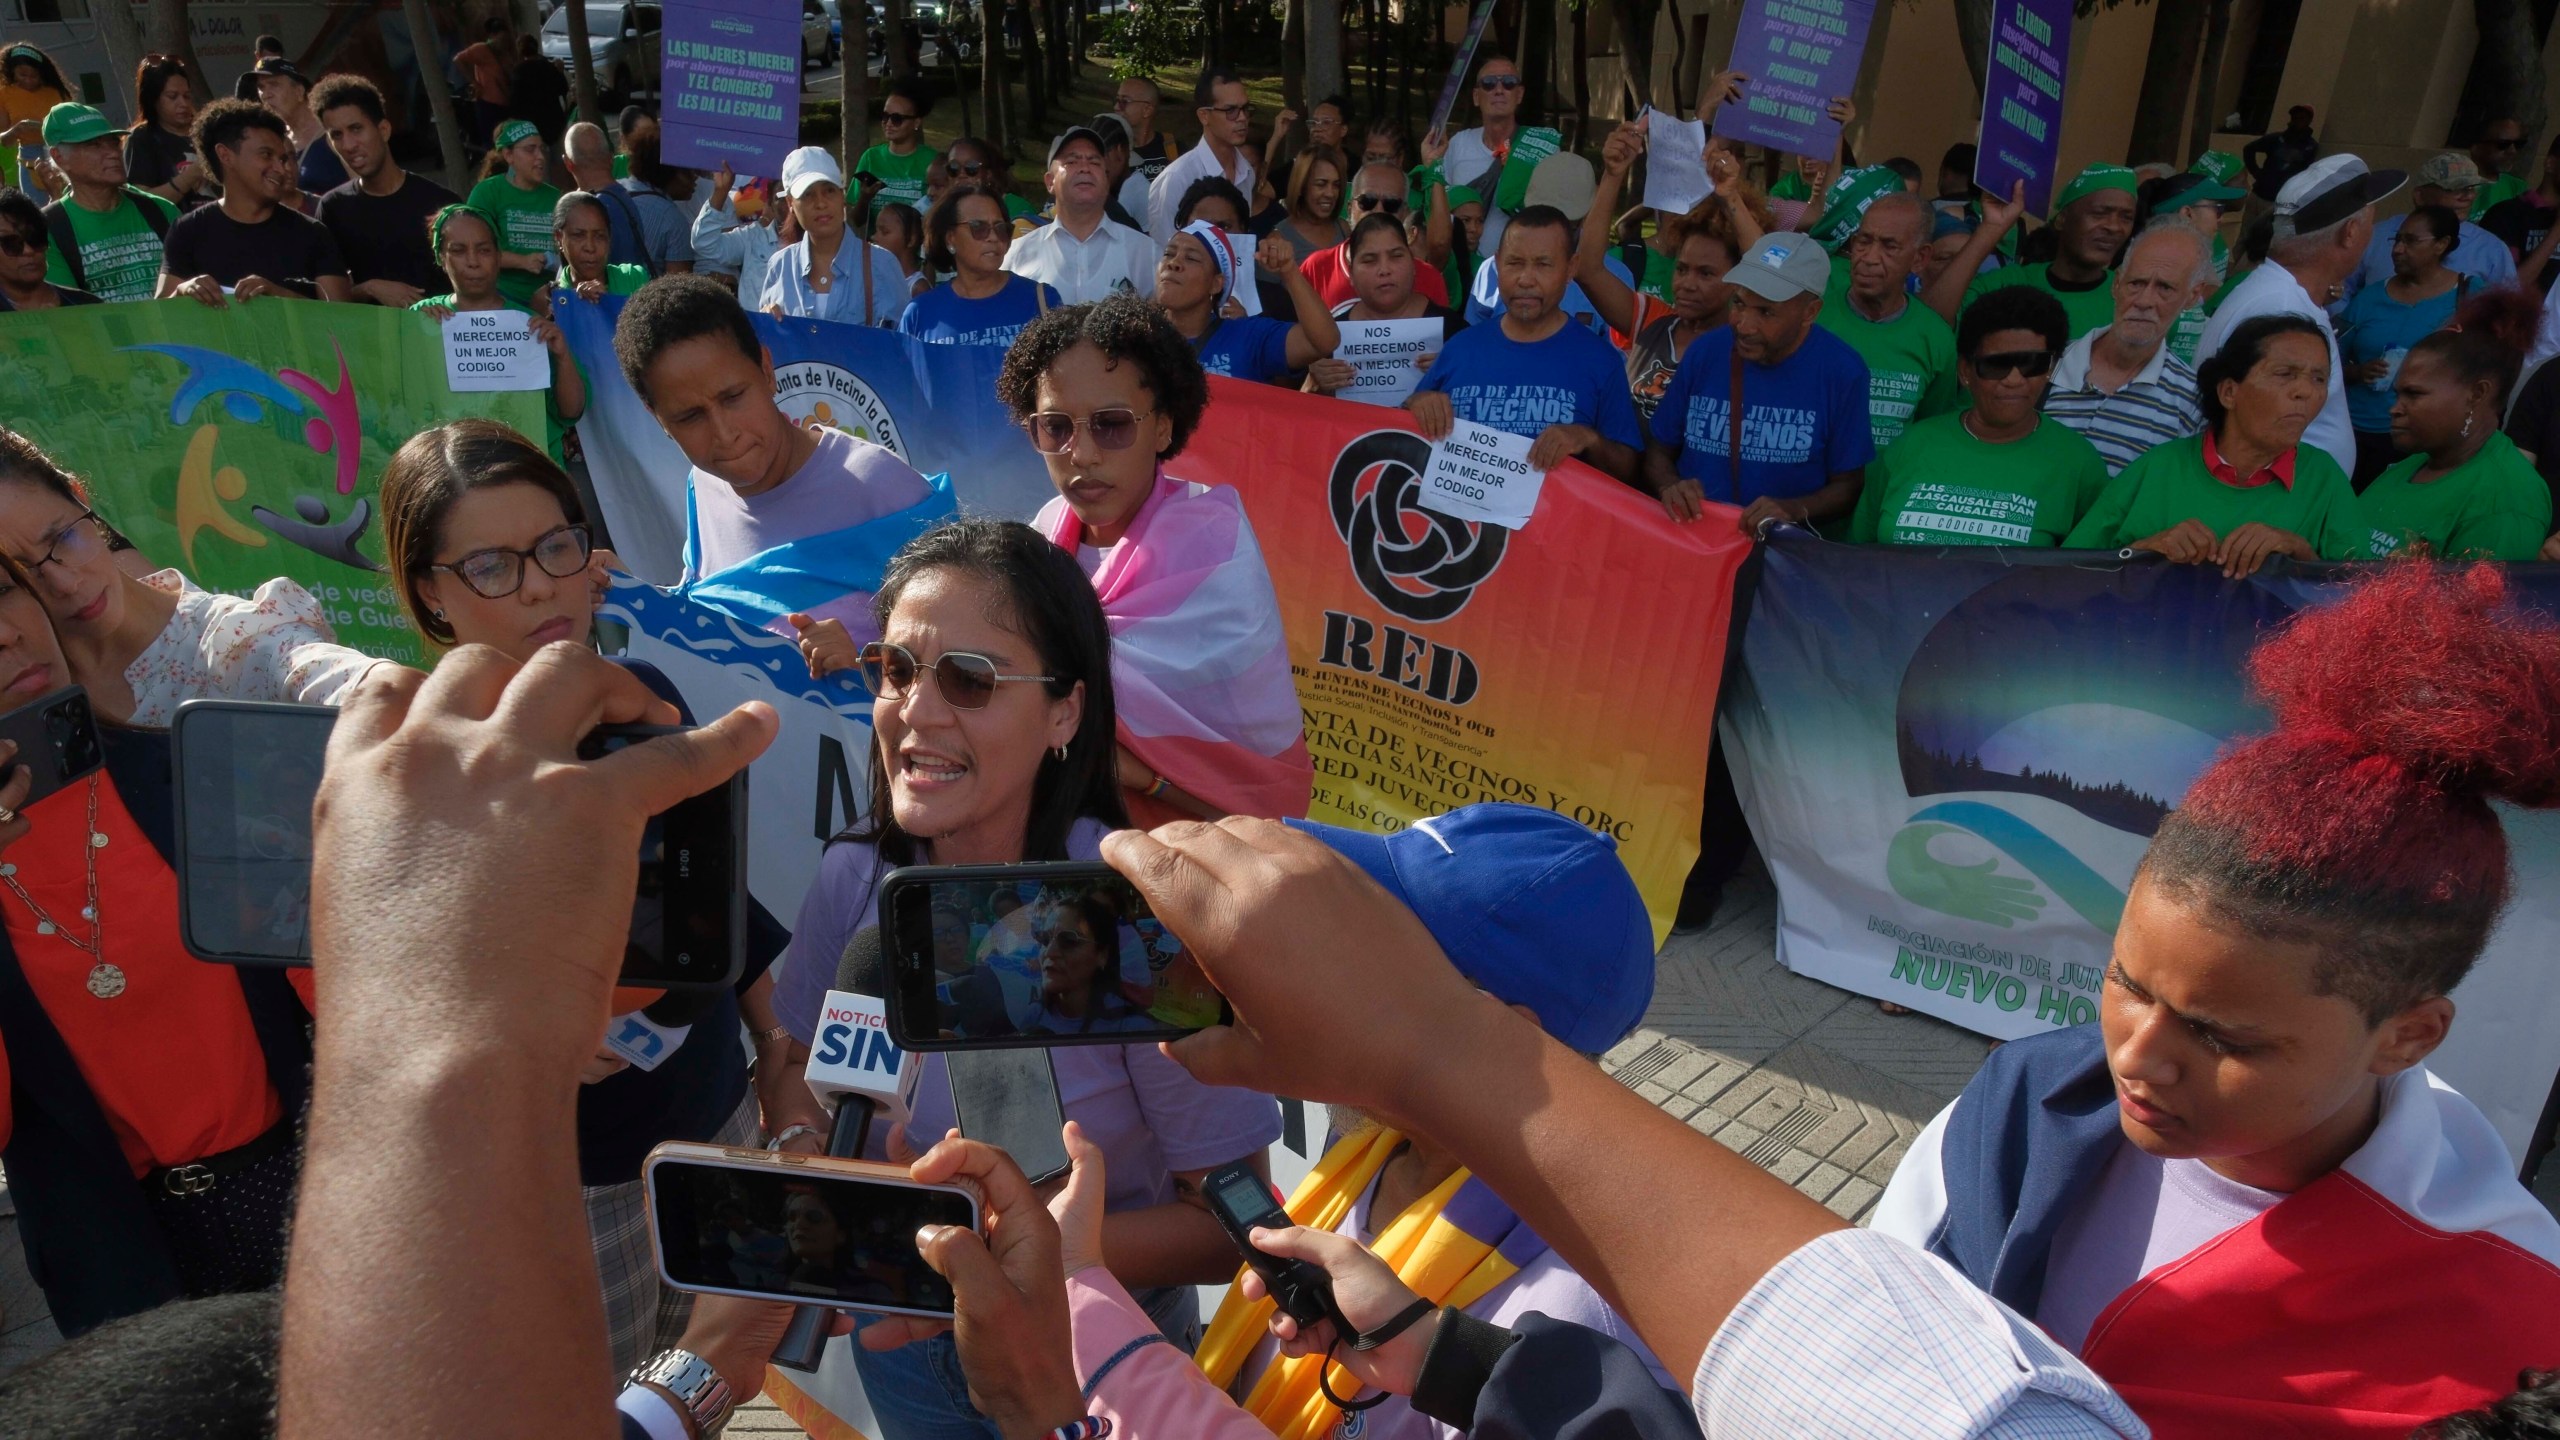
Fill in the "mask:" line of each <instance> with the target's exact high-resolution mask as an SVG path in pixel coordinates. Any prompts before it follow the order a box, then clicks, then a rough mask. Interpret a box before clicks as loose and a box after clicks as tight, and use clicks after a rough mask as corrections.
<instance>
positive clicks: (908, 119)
mask: <svg viewBox="0 0 2560 1440" xmlns="http://www.w3.org/2000/svg"><path fill="white" fill-rule="evenodd" d="M915 120H916V117H915V113H914V112H913V111H909V110H883V111H881V112H880V123H881V124H883V125H912V124H914V123H915Z"/></svg>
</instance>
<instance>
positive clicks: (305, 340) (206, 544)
mask: <svg viewBox="0 0 2560 1440" xmlns="http://www.w3.org/2000/svg"><path fill="white" fill-rule="evenodd" d="M0 395H6V396H8V397H9V406H8V414H7V417H6V420H5V423H6V424H8V425H9V426H10V427H11V428H13V429H15V430H17V431H19V432H20V433H22V434H24V435H26V436H27V437H28V438H29V439H31V440H33V441H35V442H36V443H37V444H38V445H40V446H42V447H44V450H45V453H47V454H49V455H51V456H52V457H53V458H54V459H55V460H56V461H58V462H59V463H60V464H61V465H62V466H63V467H64V468H66V469H68V470H70V471H72V472H73V473H74V474H77V475H79V476H80V477H81V478H82V479H83V480H85V481H86V482H87V483H88V485H89V487H90V490H91V494H92V498H93V500H94V502H95V504H96V506H97V509H98V513H99V514H100V515H103V516H105V517H106V519H107V522H108V523H109V524H111V525H113V526H115V528H116V529H117V531H118V532H120V533H121V534H122V535H123V536H124V537H125V538H126V539H128V540H130V541H132V542H133V544H134V547H135V548H136V549H137V550H139V551H141V553H142V554H144V555H146V556H148V557H149V558H150V559H151V560H152V562H153V563H155V564H158V565H168V566H175V567H177V568H178V569H180V570H183V571H185V572H186V573H187V574H188V575H189V576H190V577H192V578H193V579H194V580H195V582H196V583H197V584H199V585H202V586H204V587H205V588H207V589H209V590H224V591H231V592H234V593H238V594H246V593H247V592H248V591H249V590H251V589H253V588H255V587H256V586H257V585H259V584H260V583H261V582H264V581H267V580H271V579H273V578H275V577H277V576H279V575H281V576H285V577H287V578H289V579H292V580H294V581H296V582H298V583H300V584H301V585H302V587H303V588H304V589H307V590H309V591H310V592H311V593H312V594H313V595H314V596H316V597H318V599H319V601H320V605H321V609H322V610H323V612H324V613H326V614H327V615H328V617H329V623H330V624H331V625H332V626H334V627H335V628H336V629H337V632H338V638H339V639H340V640H343V641H345V642H346V643H347V644H350V645H353V646H356V647H358V648H360V649H363V650H368V651H371V652H372V653H374V654H376V655H384V656H388V657H390V658H392V659H395V660H400V661H404V662H406V663H408V664H412V665H414V664H418V663H420V662H421V659H422V655H421V651H420V646H419V641H418V636H417V633H416V632H415V631H413V630H411V629H410V628H409V624H408V621H407V620H406V619H404V618H403V617H402V616H401V614H400V602H399V599H398V596H397V595H396V594H395V593H394V591H393V590H392V588H391V586H390V585H389V583H388V582H387V580H386V578H385V577H384V575H383V573H382V540H381V535H380V524H381V516H380V513H379V512H380V509H381V503H380V499H379V490H380V481H381V478H382V467H383V466H384V465H385V464H386V463H388V462H389V460H390V459H391V454H392V452H393V451H395V450H397V449H399V448H400V446H401V444H402V443H403V442H405V441H406V440H408V438H409V437H410V436H412V435H415V434H416V433H418V432H419V431H420V430H424V429H426V428H427V427H429V426H431V425H436V424H440V423H442V422H444V421H447V420H456V419H460V418H462V417H464V416H468V415H487V416H492V417H494V418H496V419H499V420H503V421H505V422H506V423H508V424H510V425H513V426H514V427H516V428H517V429H518V430H522V431H524V432H525V433H527V434H529V435H537V436H538V435H540V434H541V433H542V396H541V395H540V394H473V395H460V394H456V393H454V392H453V391H452V390H451V389H450V388H448V387H447V385H446V383H445V361H444V349H443V346H442V344H441V342H440V341H439V339H438V336H437V331H436V325H435V322H434V321H432V320H429V319H428V318H426V317H425V316H423V315H411V314H408V313H407V312H405V311H397V310H385V309H382V308H381V307H379V306H374V305H321V304H314V303H310V302H306V301H295V300H257V301H250V302H247V303H244V304H235V305H232V306H229V307H227V308H225V309H222V310H209V309H207V308H205V307H204V306H203V305H201V304H199V303H197V302H196V301H193V300H162V301H158V302H156V303H151V304H132V305H86V306H81V307H79V308H76V309H66V310H46V311H42V312H40V313H35V314H26V313H13V314H6V315H0Z"/></svg>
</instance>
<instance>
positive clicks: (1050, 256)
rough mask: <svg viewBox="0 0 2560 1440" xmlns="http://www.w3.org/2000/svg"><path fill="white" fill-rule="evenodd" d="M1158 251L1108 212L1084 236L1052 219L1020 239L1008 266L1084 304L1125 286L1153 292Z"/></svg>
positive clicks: (1007, 256) (1064, 298) (1069, 300)
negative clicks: (1080, 237)
mask: <svg viewBox="0 0 2560 1440" xmlns="http://www.w3.org/2000/svg"><path fill="white" fill-rule="evenodd" d="M1157 253H1158V247H1157V246H1156V245H1155V243H1154V242H1152V241H1150V240H1149V239H1148V238H1147V237H1146V236H1144V235H1141V234H1139V233H1138V232H1137V231H1135V230H1132V229H1130V228H1129V227H1128V226H1126V225H1123V224H1121V223H1120V222H1119V221H1117V220H1114V219H1111V218H1110V217H1109V216H1105V217H1103V220H1102V223H1100V224H1098V225H1096V226H1094V227H1093V233H1092V234H1091V235H1089V236H1086V237H1085V238H1084V239H1082V240H1079V239H1077V238H1076V237H1075V234H1074V232H1072V231H1070V230H1068V229H1067V227H1066V226H1065V225H1064V224H1061V223H1059V222H1057V221H1054V220H1053V221H1051V222H1050V223H1048V224H1046V225H1039V226H1034V227H1033V228H1032V231H1031V233H1030V234H1028V235H1024V236H1022V237H1020V238H1018V239H1016V240H1015V241H1014V242H1013V248H1011V249H1009V250H1007V251H1005V253H1004V268H1005V269H1007V270H1010V271H1012V272H1013V273H1014V274H1016V275H1019V276H1021V277H1022V278H1023V279H1025V280H1036V281H1038V282H1040V283H1041V284H1043V285H1046V286H1048V287H1049V288H1051V289H1053V290H1055V291H1057V292H1058V299H1059V300H1060V301H1061V302H1063V303H1065V304H1068V305H1082V304H1086V303H1088V302H1090V301H1094V300H1100V299H1102V298H1104V297H1105V296H1108V295H1110V294H1112V293H1114V292H1115V291H1121V290H1130V291H1135V292H1136V293H1137V294H1140V295H1146V296H1152V295H1154V294H1155V293H1156V255H1157Z"/></svg>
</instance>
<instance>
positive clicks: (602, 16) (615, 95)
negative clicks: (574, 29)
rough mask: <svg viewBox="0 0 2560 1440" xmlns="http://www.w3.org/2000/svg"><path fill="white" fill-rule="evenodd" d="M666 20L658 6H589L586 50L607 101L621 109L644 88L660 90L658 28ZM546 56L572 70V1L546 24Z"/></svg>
mask: <svg viewBox="0 0 2560 1440" xmlns="http://www.w3.org/2000/svg"><path fill="white" fill-rule="evenodd" d="M572 3H574V0H572ZM665 23H666V22H665V17H664V14H663V12H662V11H661V9H660V7H658V6H656V5H647V4H637V5H614V4H595V3H590V4H588V6H587V54H588V58H589V59H591V60H592V61H593V62H594V65H595V79H596V87H597V88H598V89H599V90H601V91H602V92H603V93H604V103H605V104H607V105H609V106H614V107H617V108H618V107H620V106H623V105H627V104H629V103H631V101H632V100H633V99H634V98H635V97H637V96H638V95H640V94H642V93H644V92H645V93H648V94H652V95H654V94H656V93H657V91H658V67H659V31H660V29H661V28H662V27H663V26H664V25H665ZM542 54H543V58H545V59H548V60H557V61H559V62H560V68H562V69H563V70H568V69H570V68H571V61H570V55H569V7H568V6H567V5H563V6H561V7H560V8H559V9H557V10H554V11H552V12H551V15H550V18H548V19H546V20H544V21H543V22H542ZM573 73H574V72H573Z"/></svg>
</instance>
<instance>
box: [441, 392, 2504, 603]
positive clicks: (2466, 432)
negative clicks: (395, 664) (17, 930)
mask: <svg viewBox="0 0 2560 1440" xmlns="http://www.w3.org/2000/svg"><path fill="white" fill-rule="evenodd" d="M2463 433H2464V434H2466V435H2468V434H2470V433H2471V432H2470V431H2468V430H2466V431H2464V432H2463ZM427 618H428V619H430V620H433V621H434V622H436V623H437V624H439V625H441V624H443V623H444V612H443V611H441V610H430V611H428V612H427Z"/></svg>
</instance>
